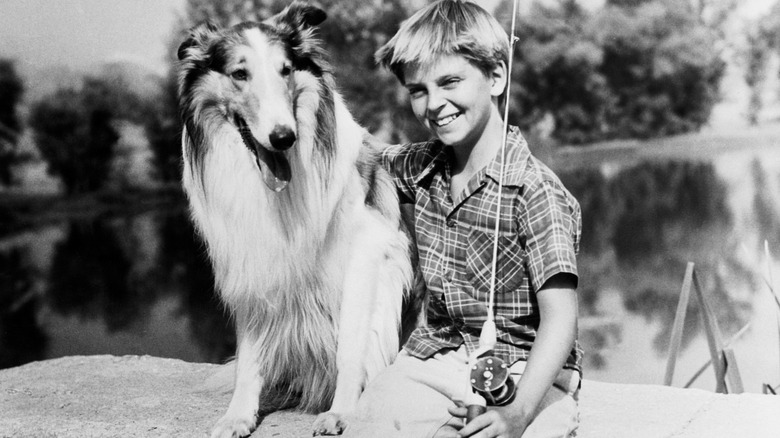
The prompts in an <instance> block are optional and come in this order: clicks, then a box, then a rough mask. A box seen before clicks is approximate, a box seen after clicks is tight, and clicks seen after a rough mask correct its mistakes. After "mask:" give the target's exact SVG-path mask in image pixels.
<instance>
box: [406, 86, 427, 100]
mask: <svg viewBox="0 0 780 438" xmlns="http://www.w3.org/2000/svg"><path fill="white" fill-rule="evenodd" d="M424 95H425V90H423V89H421V88H410V89H409V96H411V98H412V99H419V98H421V97H423V96H424Z"/></svg>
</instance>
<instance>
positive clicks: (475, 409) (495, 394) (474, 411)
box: [466, 349, 517, 423]
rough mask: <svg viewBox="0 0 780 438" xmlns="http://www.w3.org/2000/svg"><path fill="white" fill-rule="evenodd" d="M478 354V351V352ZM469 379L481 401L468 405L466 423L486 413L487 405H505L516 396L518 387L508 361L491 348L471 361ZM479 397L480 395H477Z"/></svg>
mask: <svg viewBox="0 0 780 438" xmlns="http://www.w3.org/2000/svg"><path fill="white" fill-rule="evenodd" d="M477 354H478V353H477ZM469 363H470V367H471V369H470V370H469V381H470V383H471V389H472V391H473V392H474V393H475V394H477V395H479V396H481V398H482V400H480V402H479V403H470V404H467V406H466V423H470V422H471V420H473V419H474V418H476V417H478V416H480V415H482V414H484V413H485V412H486V411H487V406H504V405H506V404H508V403H510V402H511V401H512V400H514V398H515V393H516V390H517V387H516V386H515V381H514V379H512V377H511V375H510V370H509V366H507V364H506V362H504V361H503V360H501V359H500V358H498V357H497V356H494V355H493V350H492V349H489V350H486V351H484V353H482V354H479V355H478V356H476V358H474V359H472V360H471V361H469ZM477 398H479V397H477Z"/></svg>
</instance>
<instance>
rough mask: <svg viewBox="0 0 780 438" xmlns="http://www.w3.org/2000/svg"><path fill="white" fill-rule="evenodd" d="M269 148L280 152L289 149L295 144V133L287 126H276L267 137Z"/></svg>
mask: <svg viewBox="0 0 780 438" xmlns="http://www.w3.org/2000/svg"><path fill="white" fill-rule="evenodd" d="M268 139H269V140H270V141H271V146H273V148H274V149H278V150H280V151H283V150H286V149H289V148H290V147H291V146H292V145H293V143H295V133H294V132H293V130H292V129H290V127H289V126H283V125H276V126H275V127H274V129H273V131H271V134H270V135H269V136H268Z"/></svg>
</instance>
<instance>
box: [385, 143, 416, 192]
mask: <svg viewBox="0 0 780 438" xmlns="http://www.w3.org/2000/svg"><path fill="white" fill-rule="evenodd" d="M412 157H413V155H412V154H410V151H409V148H408V145H407V146H404V145H393V146H389V147H387V148H385V149H384V150H383V151H382V167H384V168H385V169H386V170H387V171H388V172H389V173H390V175H391V176H392V178H393V183H395V186H396V188H397V189H398V196H399V198H400V200H401V202H402V203H405V202H406V203H410V202H414V199H415V189H414V183H413V181H412V178H411V176H410V175H411V174H412V163H411V161H412Z"/></svg>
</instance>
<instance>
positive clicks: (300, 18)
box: [268, 0, 328, 30]
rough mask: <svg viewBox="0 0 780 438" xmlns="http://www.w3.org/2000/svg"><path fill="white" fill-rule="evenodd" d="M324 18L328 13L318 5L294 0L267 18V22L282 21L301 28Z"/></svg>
mask: <svg viewBox="0 0 780 438" xmlns="http://www.w3.org/2000/svg"><path fill="white" fill-rule="evenodd" d="M326 18H328V14H326V13H325V11H323V10H322V9H320V8H319V7H317V6H315V5H312V4H309V3H304V2H302V1H297V0H296V1H294V2H293V3H292V4H290V6H287V7H286V8H285V9H284V10H283V11H282V12H280V13H278V14H276V15H274V16H273V17H271V18H269V19H268V22H269V23H272V24H276V25H278V24H282V23H284V24H288V25H290V26H292V27H293V28H296V29H299V30H303V29H308V28H310V27H314V26H317V25H319V24H320V23H322V22H323V21H325V19H326Z"/></svg>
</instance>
